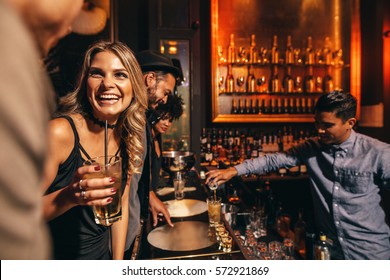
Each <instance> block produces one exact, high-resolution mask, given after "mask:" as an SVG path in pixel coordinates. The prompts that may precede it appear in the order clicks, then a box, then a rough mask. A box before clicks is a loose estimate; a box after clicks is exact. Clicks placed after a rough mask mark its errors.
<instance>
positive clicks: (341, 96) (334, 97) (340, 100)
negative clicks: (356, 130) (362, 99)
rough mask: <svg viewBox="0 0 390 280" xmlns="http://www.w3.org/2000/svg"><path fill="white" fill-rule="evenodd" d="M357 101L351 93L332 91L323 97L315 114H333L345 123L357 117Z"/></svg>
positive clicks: (317, 104)
mask: <svg viewBox="0 0 390 280" xmlns="http://www.w3.org/2000/svg"><path fill="white" fill-rule="evenodd" d="M356 108H357V101H356V98H355V97H354V96H353V95H351V94H350V93H344V92H342V91H332V92H330V93H327V94H323V95H321V97H320V98H319V99H318V101H317V103H316V105H315V107H314V110H315V112H316V113H317V112H331V113H335V114H336V117H337V118H339V119H342V120H343V121H344V122H345V121H347V120H348V119H350V118H354V117H355V116H356Z"/></svg>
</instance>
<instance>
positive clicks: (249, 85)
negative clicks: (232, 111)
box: [246, 65, 256, 93]
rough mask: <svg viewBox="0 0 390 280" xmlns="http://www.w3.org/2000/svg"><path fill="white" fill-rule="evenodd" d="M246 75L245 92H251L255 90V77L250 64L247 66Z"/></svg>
mask: <svg viewBox="0 0 390 280" xmlns="http://www.w3.org/2000/svg"><path fill="white" fill-rule="evenodd" d="M248 73H249V75H248V77H247V79H246V92H247V93H253V92H256V78H255V75H254V74H253V69H252V66H250V65H249V66H248Z"/></svg>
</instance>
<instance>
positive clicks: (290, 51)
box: [285, 35, 294, 65]
mask: <svg viewBox="0 0 390 280" xmlns="http://www.w3.org/2000/svg"><path fill="white" fill-rule="evenodd" d="M285 63H286V64H287V65H290V64H294V48H293V47H292V44H291V36H290V35H288V36H287V46H286V52H285Z"/></svg>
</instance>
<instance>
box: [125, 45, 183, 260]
mask: <svg viewBox="0 0 390 280" xmlns="http://www.w3.org/2000/svg"><path fill="white" fill-rule="evenodd" d="M136 58H137V60H138V63H139V64H140V67H141V70H142V73H143V79H144V82H145V86H146V88H147V92H148V97H149V98H148V99H149V110H148V114H147V118H148V122H147V126H146V137H145V143H144V145H145V147H146V149H145V150H146V154H145V158H144V165H143V170H142V174H133V176H132V178H131V190H132V191H131V193H130V198H129V203H130V205H129V206H130V207H129V209H130V213H129V226H128V233H127V241H126V252H125V259H128V258H134V257H135V256H134V253H133V252H132V251H133V248H132V247H133V245H134V244H132V243H133V242H134V239H135V237H136V235H137V233H138V232H139V229H140V219H142V220H146V219H147V218H148V215H149V210H150V211H151V213H152V218H153V226H156V225H157V223H158V220H162V219H163V218H165V220H166V222H167V223H168V224H169V225H170V226H173V224H172V222H171V218H170V215H169V212H168V210H167V208H166V206H165V205H164V204H163V203H162V202H161V200H160V199H159V198H158V197H157V196H156V194H155V193H154V191H153V186H152V179H151V176H152V172H151V171H152V165H153V162H154V161H155V160H158V159H154V158H153V153H152V152H151V151H153V150H154V141H153V139H152V137H151V128H150V126H149V123H150V122H151V121H150V119H151V118H153V117H155V116H156V115H155V114H153V111H154V108H156V107H157V105H158V104H159V103H166V101H167V98H168V95H171V94H173V93H174V91H175V86H176V81H177V79H178V78H179V77H180V76H182V74H181V70H180V69H179V68H177V67H175V65H174V64H173V62H172V60H171V59H170V58H168V57H166V56H165V55H163V54H161V53H158V52H156V51H153V50H145V51H141V52H139V53H137V54H136ZM134 251H136V250H134Z"/></svg>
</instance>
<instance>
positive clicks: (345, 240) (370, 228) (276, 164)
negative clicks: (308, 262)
mask: <svg viewBox="0 0 390 280" xmlns="http://www.w3.org/2000/svg"><path fill="white" fill-rule="evenodd" d="M302 163H304V164H306V165H307V169H308V173H309V175H310V182H311V186H312V189H311V191H312V197H313V203H314V208H315V217H316V223H317V227H318V230H320V231H322V232H324V233H326V235H327V236H328V237H329V238H330V239H332V240H333V242H334V244H333V247H334V249H335V252H337V251H339V252H341V253H342V254H341V258H345V259H382V260H383V259H390V228H389V226H388V225H387V224H386V222H385V213H384V211H383V209H382V207H381V206H380V201H381V197H380V195H379V190H380V188H384V189H387V190H389V189H390V145H389V144H386V143H383V142H380V141H378V140H376V139H373V138H370V137H368V136H365V135H362V134H359V133H356V132H354V131H352V133H351V135H350V137H349V138H348V139H347V140H346V141H345V142H343V143H342V144H341V145H324V144H321V143H319V142H318V139H317V138H312V139H309V140H307V141H306V142H304V143H302V144H300V145H299V146H296V147H293V148H291V149H290V150H289V151H288V152H287V153H275V154H267V155H265V156H261V157H258V158H255V159H252V160H246V161H244V162H243V163H242V164H240V165H237V166H235V168H236V170H237V172H238V175H244V174H252V173H257V174H263V173H266V172H269V171H273V170H277V169H279V168H280V167H285V168H289V167H292V166H295V165H298V164H302Z"/></svg>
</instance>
